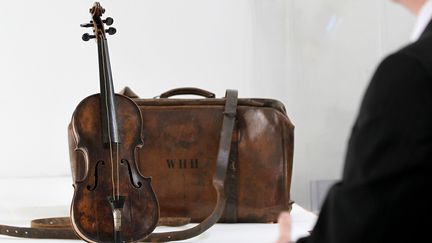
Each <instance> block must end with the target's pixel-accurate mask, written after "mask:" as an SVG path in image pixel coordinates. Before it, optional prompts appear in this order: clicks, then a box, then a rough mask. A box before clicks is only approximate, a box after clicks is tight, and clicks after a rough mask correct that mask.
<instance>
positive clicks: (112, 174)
mask: <svg viewBox="0 0 432 243" xmlns="http://www.w3.org/2000/svg"><path fill="white" fill-rule="evenodd" d="M101 47H102V50H103V51H102V68H103V72H102V73H103V78H104V82H103V83H104V90H105V108H106V111H107V115H106V118H107V128H108V142H109V150H110V159H111V181H112V187H113V198H115V196H116V191H115V189H116V188H115V182H114V181H115V180H114V160H113V150H112V138H111V128H110V125H109V124H110V119H109V115H108V113H109V108H108V93H107V91H108V90H107V82H106V80H107V79H106V78H107V75H106V74H107V69H106V65H105V61H106V56H105V50H106V49H105V41H104V39H103V38H102V39H101ZM117 179H118V178H117ZM119 194H120V193H119Z"/></svg>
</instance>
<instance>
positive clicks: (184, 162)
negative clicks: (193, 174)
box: [166, 159, 198, 169]
mask: <svg viewBox="0 0 432 243" xmlns="http://www.w3.org/2000/svg"><path fill="white" fill-rule="evenodd" d="M166 161H167V166H168V169H198V159H167V160H166Z"/></svg>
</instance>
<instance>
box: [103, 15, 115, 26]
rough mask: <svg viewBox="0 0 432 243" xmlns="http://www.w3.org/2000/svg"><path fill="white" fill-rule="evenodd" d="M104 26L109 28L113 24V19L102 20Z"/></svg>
mask: <svg viewBox="0 0 432 243" xmlns="http://www.w3.org/2000/svg"><path fill="white" fill-rule="evenodd" d="M102 22H104V23H105V24H106V25H108V26H110V25H112V24H113V23H114V19H113V18H111V17H108V18H106V19H105V20H102Z"/></svg>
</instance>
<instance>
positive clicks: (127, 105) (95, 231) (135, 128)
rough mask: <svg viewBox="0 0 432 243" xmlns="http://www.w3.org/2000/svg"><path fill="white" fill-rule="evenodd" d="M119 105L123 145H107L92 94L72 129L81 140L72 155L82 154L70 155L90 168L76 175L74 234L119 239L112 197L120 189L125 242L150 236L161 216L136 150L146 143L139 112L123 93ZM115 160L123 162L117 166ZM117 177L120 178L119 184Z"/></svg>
mask: <svg viewBox="0 0 432 243" xmlns="http://www.w3.org/2000/svg"><path fill="white" fill-rule="evenodd" d="M115 103H116V106H117V124H118V131H119V136H120V137H121V140H122V142H121V143H119V144H105V143H102V137H103V134H102V129H101V127H102V126H101V119H102V117H101V114H102V112H101V95H99V94H96V95H92V96H89V97H87V98H86V99H84V100H83V101H82V102H81V103H80V104H79V105H78V107H77V108H76V110H75V112H74V114H73V117H72V122H71V127H70V128H71V132H70V136H71V138H70V139H72V140H73V142H74V144H76V149H75V152H73V151H72V153H80V154H79V155H74V156H71V158H72V159H79V160H80V161H76V163H82V162H84V163H85V166H84V168H87V169H86V171H84V173H83V175H84V176H83V177H82V178H79V177H76V181H75V182H74V188H75V193H74V197H73V201H72V206H71V220H72V225H73V226H74V229H75V232H76V233H77V234H78V235H79V236H80V237H81V238H82V239H84V240H86V241H88V242H115V241H114V238H115V237H114V231H113V228H114V216H113V210H112V207H111V205H110V203H109V200H108V198H109V197H111V196H112V194H113V189H114V188H116V187H118V188H117V189H116V190H118V192H119V195H121V196H122V197H123V198H124V199H125V200H124V205H123V208H122V216H121V229H120V231H121V237H122V240H121V241H120V242H134V241H138V240H141V239H143V238H145V237H146V236H147V235H148V234H150V233H151V232H152V231H153V230H154V229H155V227H156V224H157V221H158V218H159V206H158V202H157V199H156V196H155V194H154V192H153V189H152V187H151V185H150V180H151V179H150V178H147V177H144V176H143V175H141V174H140V172H139V171H138V169H137V166H136V160H135V158H136V156H135V152H136V150H137V149H138V148H139V147H140V146H142V139H141V123H142V121H141V119H142V118H141V113H140V110H139V108H138V107H137V105H136V104H135V103H134V102H133V101H132V100H131V99H129V98H127V97H125V96H122V95H118V94H116V95H115ZM113 147H116V148H113ZM110 151H114V153H112V154H111V153H110ZM116 161H119V163H118V168H117V169H115V168H116V165H115V164H114V163H116ZM81 167H82V166H81ZM113 168H114V170H113ZM113 171H116V173H113ZM113 178H116V179H114V180H113ZM113 181H117V183H115V184H116V185H113Z"/></svg>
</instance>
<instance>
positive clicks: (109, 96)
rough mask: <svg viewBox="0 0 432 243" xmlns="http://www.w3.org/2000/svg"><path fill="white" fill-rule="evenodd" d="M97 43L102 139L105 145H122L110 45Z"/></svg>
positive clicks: (99, 41)
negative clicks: (109, 50)
mask: <svg viewBox="0 0 432 243" xmlns="http://www.w3.org/2000/svg"><path fill="white" fill-rule="evenodd" d="M97 43H98V56H99V77H100V94H101V95H100V98H101V100H100V104H101V118H102V119H101V120H102V128H103V129H102V131H103V132H102V139H103V142H104V143H120V136H119V131H118V126H117V124H118V123H117V115H116V102H115V99H114V98H115V94H114V85H113V79H112V73H111V63H110V58H109V53H108V43H107V40H106V39H105V38H99V39H98V40H97Z"/></svg>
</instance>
